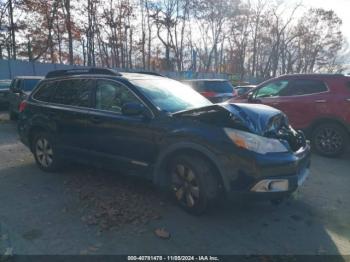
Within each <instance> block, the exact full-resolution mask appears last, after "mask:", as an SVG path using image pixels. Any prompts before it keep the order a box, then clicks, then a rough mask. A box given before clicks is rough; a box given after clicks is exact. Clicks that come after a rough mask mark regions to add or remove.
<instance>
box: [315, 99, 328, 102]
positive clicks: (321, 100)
mask: <svg viewBox="0 0 350 262" xmlns="http://www.w3.org/2000/svg"><path fill="white" fill-rule="evenodd" d="M326 102H327V101H326V100H323V99H320V100H315V103H326Z"/></svg>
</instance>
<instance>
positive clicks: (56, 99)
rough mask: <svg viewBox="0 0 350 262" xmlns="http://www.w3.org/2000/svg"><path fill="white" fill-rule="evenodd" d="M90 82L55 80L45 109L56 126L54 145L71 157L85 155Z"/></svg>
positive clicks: (90, 102) (91, 80) (91, 84)
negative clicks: (52, 91)
mask: <svg viewBox="0 0 350 262" xmlns="http://www.w3.org/2000/svg"><path fill="white" fill-rule="evenodd" d="M94 83H95V81H94V80H93V79H66V80H60V81H58V82H57V84H56V91H55V94H54V95H53V97H52V98H51V103H50V105H49V106H48V109H47V110H48V114H49V118H50V121H51V122H53V123H55V125H56V130H57V131H56V132H57V142H58V146H59V147H60V148H61V149H62V150H63V151H64V152H65V154H70V155H72V157H74V158H85V157H86V156H88V150H87V149H88V143H89V137H88V135H87V132H86V126H87V121H88V113H89V110H90V109H91V104H92V100H91V97H92V91H93V88H94Z"/></svg>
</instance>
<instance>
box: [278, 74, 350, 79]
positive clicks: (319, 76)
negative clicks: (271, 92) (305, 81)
mask: <svg viewBox="0 0 350 262" xmlns="http://www.w3.org/2000/svg"><path fill="white" fill-rule="evenodd" d="M302 77H310V78H326V77H327V78H331V77H334V78H337V77H345V75H343V74H287V75H281V76H279V77H278V78H302Z"/></svg>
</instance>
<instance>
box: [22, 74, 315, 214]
mask: <svg viewBox="0 0 350 262" xmlns="http://www.w3.org/2000/svg"><path fill="white" fill-rule="evenodd" d="M19 108H20V118H19V122H18V132H19V135H20V138H21V141H22V142H23V143H24V144H25V145H27V146H28V147H29V148H30V150H31V151H32V152H33V155H34V157H35V160H36V163H37V165H38V166H39V167H40V168H41V169H42V170H44V171H55V170H57V169H59V168H60V167H61V166H62V164H63V163H65V162H67V160H68V161H78V162H84V163H89V164H93V165H96V166H99V167H101V166H102V167H104V168H122V167H124V168H127V169H128V170H130V169H136V170H138V171H139V172H137V174H138V175H141V176H144V177H145V178H147V179H150V180H152V181H153V182H154V183H155V184H156V185H158V186H160V187H162V188H165V189H167V190H168V191H169V192H170V193H171V194H172V196H173V197H174V199H175V200H176V201H177V202H178V203H179V205H180V206H182V207H183V208H184V209H185V210H187V211H189V212H191V213H195V214H198V213H202V212H203V211H205V210H206V208H207V206H208V205H209V204H210V203H212V202H215V201H218V199H220V197H222V196H225V197H226V198H229V199H232V198H233V199H237V198H238V197H249V198H258V199H270V200H271V199H274V200H280V199H283V198H285V197H287V196H288V195H290V194H291V193H292V192H294V191H295V190H296V189H297V188H298V187H299V186H300V185H301V184H302V183H303V182H304V180H305V178H306V177H307V176H308V173H309V167H310V146H309V144H308V142H307V141H306V139H305V137H304V135H303V133H302V132H300V131H295V130H294V129H293V128H292V127H291V126H290V125H289V122H288V119H287V117H286V115H285V114H284V113H282V112H281V111H279V110H277V109H274V108H272V107H269V106H265V105H249V104H229V103H223V104H213V103H211V102H210V101H209V100H207V99H206V98H204V97H203V96H201V95H200V94H199V93H197V92H196V91H194V90H193V89H192V88H190V87H189V86H187V85H184V84H182V83H180V82H178V81H175V80H171V79H169V78H166V77H161V76H154V75H150V74H142V73H118V72H115V71H112V70H108V69H94V68H93V69H86V70H81V69H79V70H60V71H53V72H51V73H49V74H48V75H47V76H46V78H45V79H43V80H42V81H41V82H40V83H39V85H38V86H37V87H36V88H35V90H34V91H33V92H32V93H31V94H30V95H29V96H28V98H27V99H26V100H25V101H23V102H22V103H21V105H20V107H19Z"/></svg>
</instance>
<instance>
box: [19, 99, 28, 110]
mask: <svg viewBox="0 0 350 262" xmlns="http://www.w3.org/2000/svg"><path fill="white" fill-rule="evenodd" d="M26 107H27V101H25V100H23V101H22V102H21V103H20V104H19V108H18V111H19V112H20V113H22V112H23V111H24V109H26Z"/></svg>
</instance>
